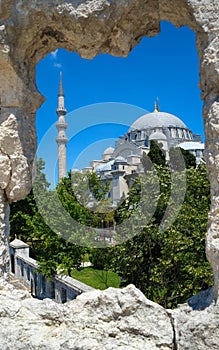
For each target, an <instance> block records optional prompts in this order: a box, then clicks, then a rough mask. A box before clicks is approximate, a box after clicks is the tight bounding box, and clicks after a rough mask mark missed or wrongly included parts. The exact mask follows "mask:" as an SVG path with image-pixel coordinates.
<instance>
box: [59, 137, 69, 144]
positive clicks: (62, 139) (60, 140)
mask: <svg viewBox="0 0 219 350" xmlns="http://www.w3.org/2000/svg"><path fill="white" fill-rule="evenodd" d="M56 142H57V143H58V145H61V144H66V143H67V142H68V138H67V137H66V136H63V137H62V136H61V137H60V136H57V137H56Z"/></svg>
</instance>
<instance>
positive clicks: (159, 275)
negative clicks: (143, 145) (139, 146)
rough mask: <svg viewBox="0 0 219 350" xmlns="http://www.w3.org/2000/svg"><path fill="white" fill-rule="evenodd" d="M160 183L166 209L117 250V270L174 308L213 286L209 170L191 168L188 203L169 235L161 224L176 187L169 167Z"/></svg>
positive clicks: (125, 280) (163, 169) (127, 280)
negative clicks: (208, 244) (208, 255)
mask: <svg viewBox="0 0 219 350" xmlns="http://www.w3.org/2000/svg"><path fill="white" fill-rule="evenodd" d="M159 180H160V183H161V193H160V194H159V198H162V201H161V202H162V203H164V207H159V208H158V209H157V210H156V212H155V215H154V217H153V219H152V220H151V222H150V223H149V224H147V225H145V226H144V227H141V230H140V226H139V231H140V232H139V233H138V234H137V235H136V236H134V237H133V238H132V239H130V240H128V241H127V242H125V243H124V244H122V245H120V246H117V247H116V248H115V249H114V251H113V255H114V258H113V262H112V266H113V267H114V269H115V271H117V272H118V273H119V275H120V276H121V277H122V279H123V285H126V284H129V283H134V284H135V285H136V286H137V287H138V288H140V289H141V290H142V292H143V293H145V295H146V296H147V297H148V298H149V299H151V300H153V301H155V302H158V303H160V304H161V305H163V306H165V307H174V306H176V305H177V304H178V303H182V302H185V300H186V299H187V298H188V297H190V296H191V295H193V294H194V293H196V292H198V291H200V290H202V289H206V288H207V287H208V286H210V285H211V283H212V272H211V268H210V265H209V263H208V262H207V260H206V256H205V233H206V229H207V216H208V211H209V206H210V190H209V183H208V180H207V175H206V168H205V166H199V167H198V168H197V169H194V168H189V169H187V191H186V196H185V200H184V203H183V204H182V207H181V210H180V212H179V214H178V217H177V219H176V221H175V222H174V224H172V225H171V226H170V227H169V228H168V229H167V230H166V231H164V232H163V231H162V230H160V229H159V223H160V220H161V217H162V214H163V212H164V210H165V206H167V204H168V200H169V189H170V187H171V176H170V171H169V170H168V169H167V168H166V167H160V168H159ZM132 200H133V198H132V197H131V201H132ZM127 205H128V203H127ZM123 215H124V212H123Z"/></svg>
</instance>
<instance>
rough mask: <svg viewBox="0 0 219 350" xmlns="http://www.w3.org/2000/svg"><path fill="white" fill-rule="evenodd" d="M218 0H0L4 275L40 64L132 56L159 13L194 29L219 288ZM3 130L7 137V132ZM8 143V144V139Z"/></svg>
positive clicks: (155, 26)
mask: <svg viewBox="0 0 219 350" xmlns="http://www.w3.org/2000/svg"><path fill="white" fill-rule="evenodd" d="M218 18H219V2H218V0H87V1H79V0H71V1H70V0H69V1H68V2H67V1H66V2H65V1H64V2H63V1H60V0H56V1H51V0H48V1H40V0H39V1H36V0H24V1H19V0H0V82H1V84H0V108H1V109H0V124H1V126H0V173H1V177H0V211H1V213H0V237H1V240H0V252H1V260H0V265H1V269H0V274H3V273H4V272H5V271H7V266H8V254H7V234H8V203H9V202H10V201H13V200H18V199H20V198H22V197H24V196H25V194H26V193H27V192H28V191H29V190H30V187H31V167H32V164H33V159H34V154H35V149H36V135H35V112H36V110H37V108H38V107H39V106H40V104H41V103H42V102H43V97H42V96H40V94H39V93H38V91H37V89H36V85H35V66H36V64H37V62H38V61H39V60H40V59H41V58H42V57H44V56H45V55H46V54H47V53H49V52H51V51H53V50H55V49H56V48H59V47H62V48H66V49H68V50H70V51H77V52H78V53H79V54H80V55H81V56H83V57H86V58H92V57H94V56H95V55H96V54H98V53H99V52H104V53H105V52H108V53H111V54H113V55H122V56H125V55H127V54H128V53H129V52H130V50H131V49H132V48H133V47H134V46H135V45H136V44H137V43H138V42H139V41H140V40H141V38H142V37H143V36H144V35H148V36H152V35H156V34H158V32H159V22H160V20H168V21H171V22H172V23H173V24H175V25H176V26H182V25H188V26H190V28H192V29H193V30H194V31H195V32H196V36H197V49H198V53H199V59H200V89H201V92H202V98H203V101H204V108H203V117H204V123H205V135H206V160H207V166H208V173H209V179H210V182H211V199H212V205H211V211H210V214H209V225H208V233H207V240H206V242H207V243H206V251H207V257H208V259H209V261H210V262H211V265H212V268H213V270H214V276H215V296H217V293H218V292H217V291H218V266H219V20H218ZM5 135H6V136H5ZM5 145H7V147H6V146H5Z"/></svg>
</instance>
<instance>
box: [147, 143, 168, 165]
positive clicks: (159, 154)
mask: <svg viewBox="0 0 219 350" xmlns="http://www.w3.org/2000/svg"><path fill="white" fill-rule="evenodd" d="M148 157H149V158H150V160H151V162H152V163H153V165H154V164H157V165H165V164H166V158H165V153H164V151H163V150H162V147H160V146H159V144H158V142H156V141H155V140H151V141H150V151H149V152H148Z"/></svg>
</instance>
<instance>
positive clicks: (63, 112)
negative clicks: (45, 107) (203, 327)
mask: <svg viewBox="0 0 219 350" xmlns="http://www.w3.org/2000/svg"><path fill="white" fill-rule="evenodd" d="M66 113H67V110H66V109H65V107H58V108H57V110H56V114H57V115H58V116H60V115H66Z"/></svg>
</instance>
